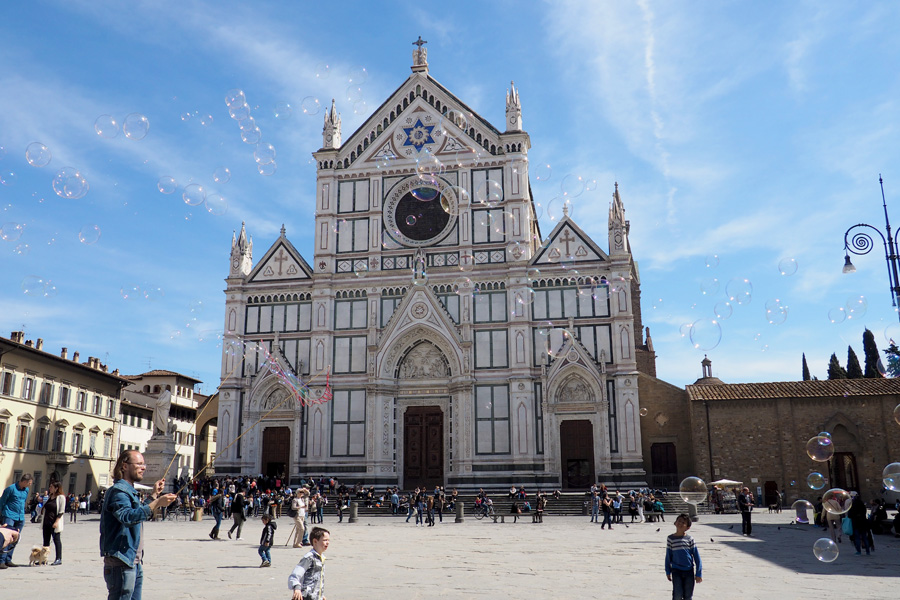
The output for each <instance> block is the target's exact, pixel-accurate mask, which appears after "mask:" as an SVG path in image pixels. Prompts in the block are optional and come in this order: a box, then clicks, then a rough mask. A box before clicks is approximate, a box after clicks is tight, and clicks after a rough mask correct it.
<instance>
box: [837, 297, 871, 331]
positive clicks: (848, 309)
mask: <svg viewBox="0 0 900 600" xmlns="http://www.w3.org/2000/svg"><path fill="white" fill-rule="evenodd" d="M868 310H869V302H868V300H866V297H865V296H851V297H850V298H848V299H847V301H846V302H845V303H844V305H843V306H835V307H833V308H831V309H830V310H829V311H828V320H829V321H830V322H832V323H834V324H836V325H837V324H840V323H843V322H844V321H849V320H852V319H859V318H862V317H863V316H865V314H866V312H867V311H868Z"/></svg>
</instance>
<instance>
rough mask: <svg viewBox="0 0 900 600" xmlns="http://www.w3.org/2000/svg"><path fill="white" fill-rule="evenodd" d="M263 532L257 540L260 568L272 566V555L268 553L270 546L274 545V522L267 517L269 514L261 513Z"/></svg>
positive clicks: (275, 526)
mask: <svg viewBox="0 0 900 600" xmlns="http://www.w3.org/2000/svg"><path fill="white" fill-rule="evenodd" d="M262 522H263V530H262V535H261V536H260V538H259V557H260V558H262V564H261V565H259V566H260V567H271V566H272V554H271V553H270V551H271V549H272V545H273V544H274V543H275V529H276V528H277V525H275V521H274V520H273V519H272V517H270V516H269V513H263V516H262Z"/></svg>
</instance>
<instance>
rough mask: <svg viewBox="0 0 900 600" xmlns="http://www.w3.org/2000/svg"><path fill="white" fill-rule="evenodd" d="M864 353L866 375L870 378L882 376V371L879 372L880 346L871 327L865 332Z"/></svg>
mask: <svg viewBox="0 0 900 600" xmlns="http://www.w3.org/2000/svg"><path fill="white" fill-rule="evenodd" d="M863 353H864V354H865V356H866V372H865V377H867V378H870V379H871V378H876V377H881V373H879V372H878V346H876V345H875V334H873V333H872V332H871V331H870V330H869V329H866V330H865V331H864V332H863Z"/></svg>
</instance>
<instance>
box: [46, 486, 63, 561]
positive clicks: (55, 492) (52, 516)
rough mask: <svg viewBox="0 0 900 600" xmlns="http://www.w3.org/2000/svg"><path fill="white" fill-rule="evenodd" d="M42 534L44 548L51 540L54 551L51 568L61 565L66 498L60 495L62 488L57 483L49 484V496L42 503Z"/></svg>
mask: <svg viewBox="0 0 900 600" xmlns="http://www.w3.org/2000/svg"><path fill="white" fill-rule="evenodd" d="M43 513H44V519H43V528H42V529H43V534H44V547H49V546H50V539H51V538H53V546H54V549H55V551H56V560H54V561H53V566H56V565H61V564H62V539H60V534H62V530H63V523H64V522H65V519H64V517H65V516H66V496H65V494H63V493H62V486H61V485H60V483H59V482H58V481H51V482H50V494H49V496H48V498H47V502H45V503H44V511H43Z"/></svg>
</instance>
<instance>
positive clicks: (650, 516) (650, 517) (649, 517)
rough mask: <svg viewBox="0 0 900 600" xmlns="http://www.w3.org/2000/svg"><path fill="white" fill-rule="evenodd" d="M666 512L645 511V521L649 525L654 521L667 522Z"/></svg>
mask: <svg viewBox="0 0 900 600" xmlns="http://www.w3.org/2000/svg"><path fill="white" fill-rule="evenodd" d="M665 514H666V513H664V512H659V511H658V510H651V511H646V510H645V511H644V520H645V521H647V522H648V523H653V522H654V521H657V520H660V521H665V520H666V519H665V516H664V515H665Z"/></svg>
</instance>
